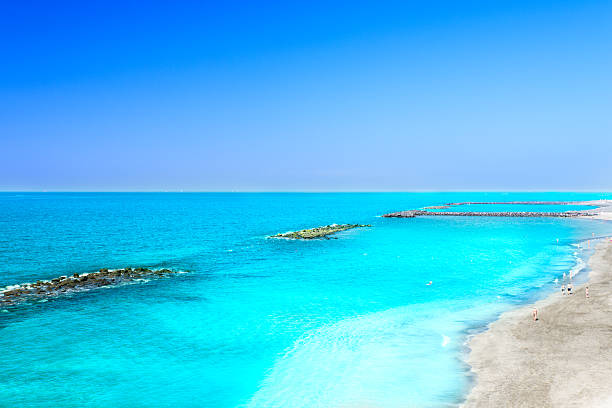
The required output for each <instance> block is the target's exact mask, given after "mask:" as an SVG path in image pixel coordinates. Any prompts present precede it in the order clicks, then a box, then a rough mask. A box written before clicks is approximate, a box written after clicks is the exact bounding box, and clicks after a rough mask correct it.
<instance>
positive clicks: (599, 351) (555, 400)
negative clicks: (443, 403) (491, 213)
mask: <svg viewBox="0 0 612 408" xmlns="http://www.w3.org/2000/svg"><path fill="white" fill-rule="evenodd" d="M589 264H590V266H591V268H592V271H591V272H590V274H589V282H588V283H587V284H584V285H580V286H574V292H575V293H574V294H573V295H571V296H568V295H566V296H562V295H561V293H560V292H559V293H555V294H553V295H551V296H549V297H548V298H546V299H544V300H542V301H539V302H537V303H535V304H534V305H530V306H527V307H523V308H521V309H518V310H513V311H510V312H507V313H504V314H503V315H502V316H501V317H500V319H499V320H497V321H495V322H494V323H492V324H491V325H490V327H489V329H488V330H487V331H485V332H483V333H481V334H478V335H476V336H475V337H473V338H472V339H471V340H470V341H469V347H470V348H471V352H470V354H469V356H468V363H469V364H470V365H471V367H472V371H473V373H474V374H475V377H476V384H475V386H474V388H473V389H472V391H471V392H470V394H469V395H468V397H467V400H466V402H465V404H464V405H463V406H464V407H612V242H610V240H609V239H606V240H605V241H604V242H601V243H599V244H598V246H597V249H596V251H595V253H594V254H593V256H592V257H591V259H590V260H589ZM585 286H588V287H589V295H590V298H588V299H587V298H586V296H585ZM534 307H536V308H537V309H538V317H539V320H538V321H533V319H532V311H533V308H534Z"/></svg>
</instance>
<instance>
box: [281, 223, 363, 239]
mask: <svg viewBox="0 0 612 408" xmlns="http://www.w3.org/2000/svg"><path fill="white" fill-rule="evenodd" d="M365 227H371V225H369V224H367V225H366V224H331V225H325V226H323V227H316V228H309V229H303V230H300V231H291V232H284V233H282V234H276V235H272V236H271V237H270V238H287V239H316V238H327V237H328V235H331V234H335V233H336V232H340V231H346V230H349V229H353V228H365Z"/></svg>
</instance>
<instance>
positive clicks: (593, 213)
mask: <svg viewBox="0 0 612 408" xmlns="http://www.w3.org/2000/svg"><path fill="white" fill-rule="evenodd" d="M474 204H485V205H511V204H522V205H584V206H591V207H596V208H593V209H590V210H581V211H562V212H561V211H560V212H541V211H499V212H496V211H487V212H481V211H448V212H441V211H426V210H433V209H447V208H450V207H456V206H462V205H474ZM604 212H612V200H591V201H506V202H463V203H448V204H443V205H433V206H429V207H423V209H422V210H408V211H397V212H392V213H388V214H384V215H383V217H385V218H414V217H421V216H427V217H557V218H574V217H594V218H597V217H599V216H601V214H602V213H604Z"/></svg>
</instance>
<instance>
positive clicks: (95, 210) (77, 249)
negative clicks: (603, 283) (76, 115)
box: [0, 192, 612, 408]
mask: <svg viewBox="0 0 612 408" xmlns="http://www.w3.org/2000/svg"><path fill="white" fill-rule="evenodd" d="M602 198H608V199H610V198H612V195H611V194H604V193H567V192H563V193H501V192H500V193H479V192H469V193H468V192H453V193H10V192H7V193H0V287H9V286H11V285H16V284H21V283H25V282H34V281H36V280H39V279H52V278H55V277H58V276H61V275H72V274H74V273H79V274H82V273H87V272H94V271H96V270H98V269H100V268H124V267H127V266H131V267H139V266H142V267H148V268H169V269H172V270H175V271H182V272H184V273H181V274H176V275H172V276H169V277H165V278H159V279H150V280H145V281H138V282H132V283H128V284H122V285H119V286H111V287H104V288H100V289H95V290H88V291H84V292H75V293H68V294H65V295H63V296H58V297H54V298H47V299H39V300H31V301H27V302H22V303H19V304H15V305H10V306H8V305H5V306H0V356H1V360H0V406H7V407H21V408H28V407H50V406H52V407H214V408H225V407H227V408H230V407H238V408H255V407H258V408H259V407H262V408H264V407H265V408H275V407H279V408H280V407H288V408H301V407H305V408H306V407H325V408H335V407H339V408H340V407H342V408H348V407H351V408H366V407H368V408H373V407H389V408H398V407H402V408H404V407H452V406H456V405H457V404H459V403H461V402H462V401H463V399H464V398H465V396H466V394H467V393H468V392H469V390H470V387H471V386H472V385H473V382H474V378H473V377H472V376H471V374H470V370H469V366H468V365H466V363H465V356H466V353H467V352H469V350H468V348H467V346H466V341H467V339H468V338H469V336H471V335H473V334H475V333H478V332H481V331H483V330H485V329H486V326H487V325H488V324H489V323H491V322H492V321H494V320H495V319H496V318H497V317H498V316H499V315H500V313H503V312H504V311H507V310H509V309H512V308H516V307H518V306H520V305H523V304H526V303H528V302H532V301H534V300H536V299H539V298H542V297H545V296H546V295H548V294H550V293H552V292H553V291H557V290H559V286H560V284H561V282H562V279H563V274H564V273H566V274H567V275H569V272H570V271H572V274H573V275H574V274H575V275H576V277H575V278H574V279H576V280H577V281H578V280H580V279H582V280H584V279H586V276H587V274H588V267H587V266H586V265H587V264H586V262H585V260H586V259H587V257H588V256H589V254H590V253H591V252H592V249H593V246H594V245H595V242H596V240H597V239H599V238H601V237H605V236H609V235H611V234H612V224H610V223H607V222H604V221H596V220H586V219H565V218H505V217H417V218H406V219H400V218H382V217H381V215H382V214H385V213H388V212H393V211H400V210H410V209H420V208H423V207H426V206H433V205H441V204H445V203H449V202H466V201H473V202H509V201H573V200H593V199H602ZM484 207H486V206H484ZM484 207H483V208H484ZM455 208H456V209H457V210H461V209H462V208H461V207H455ZM476 208H481V207H478V206H477V207H476ZM512 208H513V207H507V206H504V208H503V210H508V209H510V210H511V209H512ZM584 208H588V207H583V206H569V207H568V206H557V205H552V206H541V205H534V206H530V205H522V206H520V209H519V208H517V210H520V211H566V210H578V209H584ZM471 210H474V207H472V208H471ZM486 210H487V211H488V210H491V208H490V207H486ZM333 223H339V224H341V223H359V224H370V225H371V227H366V228H357V229H351V230H348V231H344V232H340V233H337V234H335V235H333V236H332V237H330V238H331V239H316V240H307V241H304V240H288V239H273V238H269V236H270V235H274V234H277V233H280V232H286V231H293V230H298V229H303V228H311V227H316V226H321V225H328V224H333ZM529 318H530V316H526V319H529Z"/></svg>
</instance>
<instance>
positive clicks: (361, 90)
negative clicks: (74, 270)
mask: <svg viewBox="0 0 612 408" xmlns="http://www.w3.org/2000/svg"><path fill="white" fill-rule="evenodd" d="M288 3H291V4H290V5H289V4H288ZM611 22H612V3H611V2H609V1H589V0H581V1H532V0H530V1H482V2H480V1H435V0H434V1H427V0H424V1H412V2H410V1H402V2H379V1H376V2H375V1H372V2H360V1H350V2H327V1H326V2H316V1H304V2H279V3H278V4H273V3H269V2H250V3H243V2H235V1H222V2H214V3H213V2H211V3H207V2H164V3H161V2H160V3H155V2H130V1H127V2H126V1H122V2H115V3H113V2H112V1H108V2H88V1H79V2H61V1H56V2H48V1H47V2H28V1H23V2H21V1H15V2H6V3H5V4H4V5H3V10H2V13H1V14H0V36H1V43H0V53H1V54H0V55H1V58H2V63H1V64H0V154H1V160H0V190H93V191H103V190H112V191H117V190H136V191H140V190H162V191H163V190H215V191H221V190H223V191H226V190H227V191H230V190H240V191H251V190H274V191H279V190H290V191H296V190H297V191H311V190H318V191H320V190H323V191H328V190H368V191H374V190H463V189H467V190H585V189H586V190H612V23H611Z"/></svg>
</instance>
